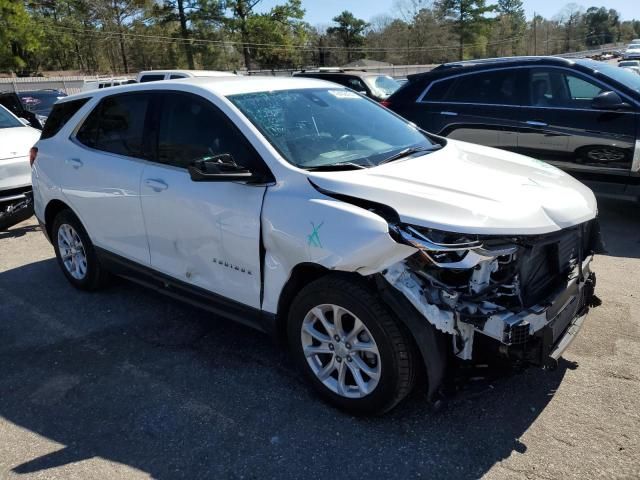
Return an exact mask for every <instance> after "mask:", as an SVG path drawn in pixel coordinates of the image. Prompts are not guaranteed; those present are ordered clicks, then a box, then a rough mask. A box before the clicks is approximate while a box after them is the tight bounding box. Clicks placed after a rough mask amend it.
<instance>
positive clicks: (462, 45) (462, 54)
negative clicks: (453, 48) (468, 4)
mask: <svg viewBox="0 0 640 480" xmlns="http://www.w3.org/2000/svg"><path fill="white" fill-rule="evenodd" d="M463 3H464V2H462V1H460V61H462V60H464V6H463V5H462V4H463Z"/></svg>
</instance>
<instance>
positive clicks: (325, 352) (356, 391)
mask: <svg viewBox="0 0 640 480" xmlns="http://www.w3.org/2000/svg"><path fill="white" fill-rule="evenodd" d="M300 339H301V341H302V349H303V353H304V356H305V358H306V360H307V363H308V364H309V366H310V367H311V370H312V371H313V373H314V374H315V376H316V378H317V379H318V380H320V381H321V382H322V383H323V385H324V386H325V387H327V388H328V389H329V390H331V391H332V392H334V393H336V394H338V395H340V396H343V397H346V398H362V397H364V396H366V395H368V394H370V393H371V392H373V390H375V388H376V386H377V385H378V382H379V381H380V374H381V359H380V352H379V350H378V346H377V345H376V342H375V340H374V338H373V335H371V332H370V331H369V329H368V328H367V327H366V326H365V324H364V323H363V322H362V321H361V320H360V319H359V318H358V317H356V316H355V315H354V314H353V313H351V312H350V311H349V310H347V309H345V308H342V307H340V306H338V305H333V304H324V305H318V306H316V307H314V308H312V309H311V310H310V311H309V312H308V313H307V315H306V316H305V318H304V320H303V322H302V328H301V331H300Z"/></svg>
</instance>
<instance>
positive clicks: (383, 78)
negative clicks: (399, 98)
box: [364, 75, 400, 98]
mask: <svg viewBox="0 0 640 480" xmlns="http://www.w3.org/2000/svg"><path fill="white" fill-rule="evenodd" d="M364 80H365V82H367V84H368V85H369V88H371V89H373V90H375V91H376V92H377V94H378V96H379V97H382V98H387V97H389V96H390V95H391V94H392V93H394V92H395V91H396V90H398V89H399V88H400V84H399V83H398V82H396V81H395V80H394V79H393V78H391V77H390V76H388V75H378V76H372V77H364Z"/></svg>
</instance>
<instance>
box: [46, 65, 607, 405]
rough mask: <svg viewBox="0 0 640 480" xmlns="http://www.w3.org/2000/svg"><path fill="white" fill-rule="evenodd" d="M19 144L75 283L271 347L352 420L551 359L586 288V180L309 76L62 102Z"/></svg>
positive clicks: (585, 301)
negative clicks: (482, 373) (130, 293)
mask: <svg viewBox="0 0 640 480" xmlns="http://www.w3.org/2000/svg"><path fill="white" fill-rule="evenodd" d="M36 147H37V148H38V153H37V158H36V160H35V163H34V167H33V187H34V195H35V210H36V215H37V217H38V219H39V220H40V222H41V223H42V226H43V230H44V231H45V232H46V233H47V235H48V237H49V238H50V239H51V241H52V243H53V246H54V249H55V252H56V256H57V258H58V262H59V264H60V267H61V268H62V271H63V272H64V274H65V276H66V277H67V279H68V280H69V281H70V282H71V283H72V284H73V285H74V286H76V287H78V288H80V289H85V290H90V289H95V288H97V287H98V286H99V285H101V283H102V281H103V279H104V278H105V275H106V272H107V271H108V272H112V273H116V274H119V275H122V276H125V277H127V278H129V279H131V280H134V281H138V282H141V283H143V284H144V285H147V286H150V287H153V288H156V289H158V290H159V291H162V292H165V293H167V294H169V295H171V296H173V297H179V298H182V299H185V300H188V301H189V302H191V303H194V304H196V305H199V306H202V307H204V308H206V309H209V310H210V311H212V312H214V313H215V314H217V315H219V316H221V317H229V318H232V319H234V320H237V321H239V322H242V323H245V324H247V325H250V326H252V327H255V328H257V329H259V330H262V331H264V332H268V333H270V334H271V335H273V336H274V337H277V338H282V339H286V341H287V342H288V344H289V347H290V350H291V352H292V356H293V358H294V360H295V362H296V363H297V364H298V366H299V367H300V368H301V369H302V370H303V371H304V372H305V374H306V375H307V377H308V378H309V379H310V382H311V383H312V384H313V385H314V386H315V388H316V389H317V390H318V391H319V392H320V393H321V394H322V395H323V396H324V397H325V398H326V399H328V400H329V401H331V402H332V403H333V404H335V405H337V406H339V407H341V408H344V409H347V410H350V411H353V412H358V413H380V412H384V411H387V410H389V409H391V408H392V407H393V406H394V405H396V404H397V403H398V402H399V401H400V400H402V398H404V397H405V396H406V395H407V394H408V393H409V391H410V390H411V389H412V387H413V385H414V382H415V380H416V378H422V379H426V382H427V389H428V393H429V395H430V397H431V398H434V396H435V395H436V394H437V393H438V391H439V388H440V386H441V384H442V381H443V378H444V375H445V367H446V365H447V362H448V361H449V359H450V358H455V357H454V356H457V357H458V358H460V359H463V360H473V359H474V358H475V357H476V356H477V355H478V354H480V353H482V352H481V350H483V348H484V347H487V348H489V349H490V350H493V351H495V353H496V354H499V355H503V356H508V357H510V358H512V359H515V360H517V361H520V362H531V363H536V364H545V365H548V364H552V363H553V362H554V361H555V360H557V358H558V357H559V355H560V354H561V353H562V351H563V350H564V349H565V348H566V346H567V345H568V343H569V341H570V340H571V339H572V338H573V337H574V336H575V333H576V332H577V330H578V329H579V327H580V325H581V323H582V321H583V319H584V317H585V315H586V312H587V310H588V308H589V304H590V302H591V299H592V295H593V287H594V281H595V278H594V275H593V273H591V271H590V261H591V259H592V256H593V250H594V246H595V244H596V241H597V240H598V238H599V237H598V229H597V224H596V202H595V199H594V196H593V194H592V192H591V191H590V190H589V189H588V188H586V187H585V186H583V185H582V184H581V183H579V182H577V181H576V180H574V179H573V178H572V177H570V176H569V175H567V174H565V173H563V172H561V171H560V170H558V169H556V168H554V167H552V166H550V165H548V164H546V163H543V162H539V161H535V160H532V159H529V158H526V157H523V156H519V155H515V154H512V153H508V152H505V151H501V150H494V149H491V148H487V147H481V146H477V145H471V144H467V143H462V142H457V141H454V140H447V139H444V138H439V137H435V136H432V135H430V134H427V133H425V132H423V131H421V130H420V129H418V128H417V127H415V125H413V124H411V123H409V122H407V121H405V120H403V119H402V118H401V117H399V116H397V115H396V114H394V113H392V112H391V111H389V110H387V109H385V108H384V107H381V106H380V105H378V104H376V103H375V102H373V101H371V100H369V99H367V98H365V97H363V96H361V95H359V94H357V93H355V92H353V91H351V90H348V89H345V88H343V87H340V86H336V85H334V84H330V83H326V82H324V81H321V80H314V79H299V78H259V77H228V78H220V79H211V78H209V79H206V78H201V79H188V80H183V81H180V82H172V83H168V82H162V83H148V84H140V85H129V86H123V87H114V88H111V89H108V90H106V91H95V92H91V93H85V94H81V95H75V96H71V97H67V98H65V99H62V100H61V101H60V102H59V103H58V104H57V105H56V107H55V109H54V111H53V113H52V114H51V116H50V117H49V121H48V122H47V124H46V125H45V129H44V132H43V134H42V139H41V140H40V141H39V142H38V143H37V145H36ZM420 371H422V372H423V373H424V375H418V374H419V373H420Z"/></svg>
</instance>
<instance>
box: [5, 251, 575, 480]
mask: <svg viewBox="0 0 640 480" xmlns="http://www.w3.org/2000/svg"><path fill="white" fill-rule="evenodd" d="M0 298H2V299H3V301H2V302H1V304H0V318H3V319H4V320H3V321H2V322H0V338H2V339H3V340H2V342H1V343H0V364H1V365H2V368H1V369H0V392H2V395H0V418H4V419H5V420H6V421H9V422H12V423H13V424H16V425H18V426H20V427H22V428H24V429H28V430H30V431H32V432H35V433H36V434H38V435H41V436H44V437H46V438H48V439H51V440H53V441H55V442H59V443H60V444H62V445H63V447H62V448H60V449H59V450H57V451H54V452H51V453H46V454H44V455H38V454H36V455H34V457H33V458H29V459H28V460H27V461H24V462H22V463H16V464H13V465H11V468H12V471H13V472H14V473H17V474H27V473H36V472H40V475H43V474H44V475H45V476H47V474H46V473H42V472H46V471H47V470H48V469H51V468H55V467H63V466H65V465H69V467H68V468H73V466H70V465H71V464H73V463H75V462H79V461H81V460H84V459H90V458H93V457H101V458H104V459H107V460H110V461H115V462H119V463H121V464H125V465H129V466H131V467H134V468H136V469H139V470H142V471H144V472H147V473H148V474H149V475H151V476H152V477H153V478H159V479H178V478H189V479H194V478H243V477H244V478H278V479H281V478H299V477H301V476H303V475H305V476H312V477H321V476H329V475H330V476H332V477H345V478H346V477H349V478H356V477H358V478H360V477H372V478H380V477H384V478H393V477H402V478H415V477H416V476H418V475H424V476H428V477H429V478H460V479H465V478H478V477H480V476H482V475H483V474H484V473H485V472H487V471H488V470H489V469H490V468H491V467H492V466H493V465H495V464H496V462H499V461H501V460H502V459H505V458H507V457H509V456H510V455H511V454H512V453H513V452H520V453H522V452H524V451H526V449H527V446H526V444H524V443H522V442H521V441H520V440H519V439H520V437H521V436H522V435H523V434H524V432H526V431H527V429H528V428H529V427H530V426H531V424H532V423H533V422H534V421H535V420H536V418H537V417H538V415H540V413H541V412H542V411H543V410H544V409H545V407H546V405H547V404H548V403H549V401H550V400H551V399H552V398H553V395H554V393H555V391H556V389H557V388H558V386H559V385H560V383H561V382H562V379H563V377H564V375H565V373H566V371H567V369H569V368H575V367H576V366H575V365H573V364H570V363H568V362H564V361H563V362H561V363H560V365H559V368H557V369H556V370H555V371H551V372H548V371H541V370H535V369H530V370H527V371H525V372H524V373H522V374H519V375H515V376H511V377H501V378H498V379H495V380H492V381H474V382H468V383H467V384H466V385H465V386H464V387H463V388H462V390H461V391H460V392H459V393H458V394H457V395H456V396H454V397H453V398H452V399H451V400H450V401H449V406H448V408H445V409H444V410H441V411H438V412H434V411H432V410H430V409H429V407H428V404H427V402H426V401H425V399H424V396H423V395H422V394H420V393H416V394H414V395H413V396H412V397H410V398H409V399H408V401H406V402H404V403H403V404H401V405H400V406H399V407H398V408H397V409H396V410H394V411H393V412H391V413H390V414H388V415H386V416H382V417H378V418H356V417H352V416H349V415H346V414H344V413H341V412H340V411H337V410H335V409H333V408H331V407H329V406H327V405H325V404H323V403H322V402H321V401H319V400H318V399H317V397H316V396H315V395H314V394H313V393H312V392H311V391H310V390H309V388H308V387H307V386H306V384H305V383H304V382H303V381H302V379H301V377H300V376H299V375H298V373H296V372H295V371H294V370H293V368H292V366H291V364H290V362H289V361H288V358H287V355H286V353H285V352H284V351H283V350H282V349H280V348H277V347H276V346H274V345H273V344H272V343H271V341H270V340H269V339H268V338H267V337H266V336H264V335H262V334H260V333H258V332H255V331H253V330H251V329H248V328H246V327H243V326H241V325H237V324H234V323H231V322H228V321H223V320H219V319H217V318H216V317H214V316H212V315H210V314H208V313H206V312H203V311H200V310H198V309H195V308H192V307H190V306H188V305H184V304H182V303H180V302H177V301H174V300H172V299H169V298H166V297H164V296H162V295H160V294H157V293H154V292H152V291H149V290H146V289H143V288H139V287H137V286H135V285H133V284H131V283H128V282H125V281H119V282H116V283H115V284H114V285H113V286H111V287H110V288H108V289H106V290H104V291H101V292H99V293H83V292H79V291H76V290H74V289H73V288H71V287H70V286H69V285H68V284H67V282H66V281H65V280H64V277H63V276H62V274H61V273H60V272H59V270H58V267H57V265H56V264H55V261H54V260H53V259H49V260H45V261H40V262H35V263H32V264H29V265H25V266H23V267H19V268H16V269H13V270H9V271H6V272H4V273H0ZM5 442H8V443H9V444H14V443H15V444H17V442H12V441H11V439H5ZM5 448H6V446H5ZM16 448H17V447H16ZM36 451H37V449H35V448H30V449H29V450H27V452H36ZM25 455H27V454H23V455H21V456H20V457H19V458H25Z"/></svg>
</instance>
